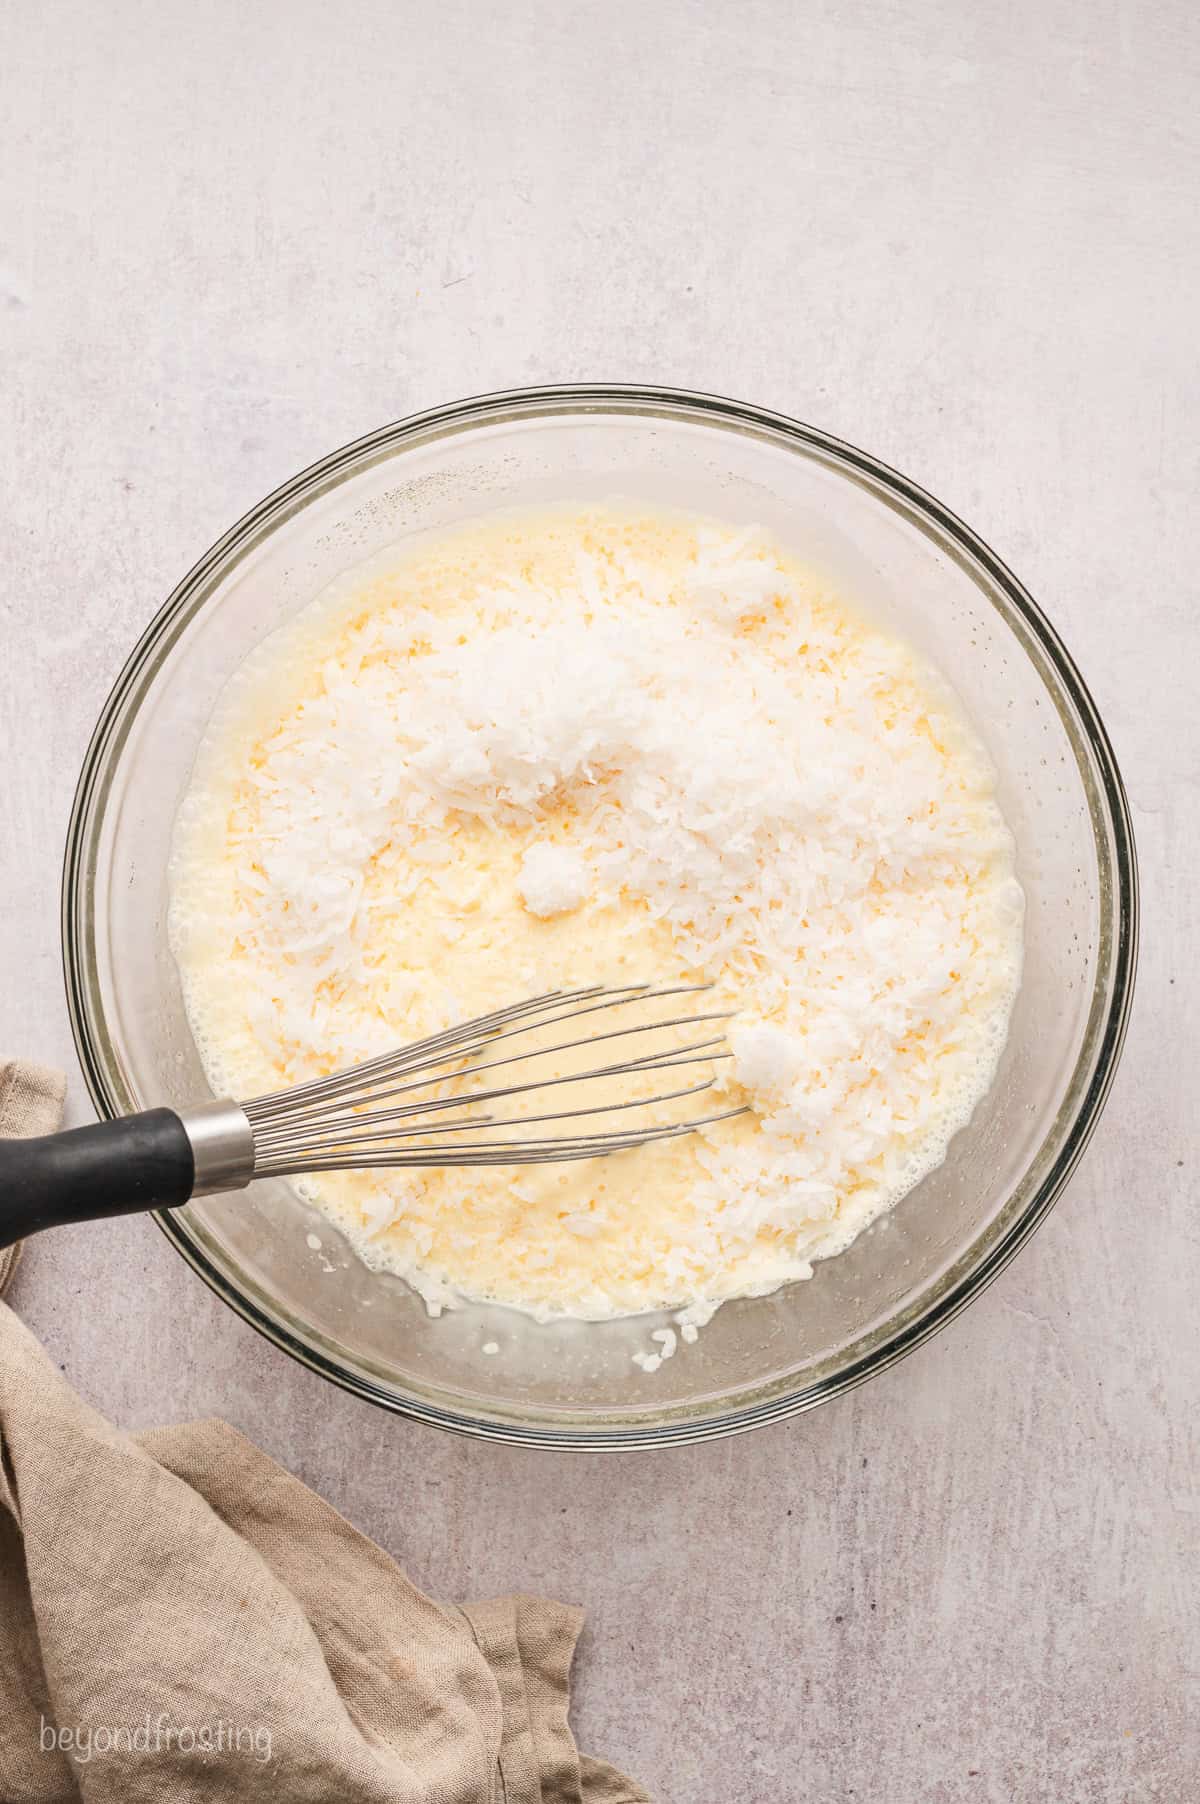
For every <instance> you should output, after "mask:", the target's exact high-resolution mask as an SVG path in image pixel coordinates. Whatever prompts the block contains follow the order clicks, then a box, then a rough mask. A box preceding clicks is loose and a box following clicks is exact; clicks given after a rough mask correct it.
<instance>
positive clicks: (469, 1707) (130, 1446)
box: [0, 1066, 647, 1804]
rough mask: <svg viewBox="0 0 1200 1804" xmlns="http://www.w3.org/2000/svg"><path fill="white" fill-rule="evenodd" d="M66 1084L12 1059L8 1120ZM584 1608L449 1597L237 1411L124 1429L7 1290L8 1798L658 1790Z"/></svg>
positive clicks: (0, 1575) (523, 1798) (486, 1801)
mask: <svg viewBox="0 0 1200 1804" xmlns="http://www.w3.org/2000/svg"><path fill="white" fill-rule="evenodd" d="M31 1099H35V1100H34V1102H33V1106H31ZM39 1099H40V1100H39ZM60 1107H61V1086H60V1085H59V1084H58V1083H57V1081H56V1080H54V1079H53V1077H52V1076H49V1074H46V1073H41V1074H31V1073H30V1072H29V1069H28V1068H22V1067H17V1066H8V1067H2V1066H0V1133H3V1132H8V1133H11V1132H13V1131H16V1130H15V1127H14V1123H16V1122H18V1121H19V1122H20V1131H22V1132H26V1133H28V1132H37V1131H45V1130H47V1129H49V1128H51V1127H52V1126H53V1125H54V1124H55V1122H56V1121H57V1119H58V1114H59V1109H60ZM2 1207H3V1199H0V1208H2ZM97 1232H100V1233H102V1232H103V1229H102V1228H98V1229H97ZM103 1301H104V1300H103V1298H100V1299H93V1305H92V1306H93V1307H102V1306H103ZM385 1426H386V1425H385ZM580 1622H581V1616H580V1612H579V1611H578V1610H575V1609H571V1608H568V1607H566V1606H564V1605H561V1604H554V1603H548V1602H545V1601H543V1600H541V1599H538V1598H530V1597H508V1598H500V1599H497V1600H495V1601H493V1602H490V1603H483V1604H474V1605H470V1606H468V1607H467V1608H465V1609H463V1610H456V1609H453V1608H448V1607H445V1606H442V1605H439V1604H436V1603H433V1602H432V1601H431V1600H430V1599H429V1598H427V1597H425V1596H423V1595H422V1593H421V1592H419V1591H418V1590H417V1589H416V1588H415V1587H414V1586H413V1585H411V1584H410V1583H409V1582H408V1580H407V1579H406V1578H405V1576H404V1574H403V1573H402V1572H401V1571H400V1569H399V1568H398V1567H397V1566H396V1565H395V1564H394V1562H393V1561H392V1560H391V1559H389V1558H388V1556H387V1555H386V1554H385V1553H383V1552H382V1551H381V1550H380V1549H379V1548H378V1547H376V1546H375V1545H374V1543H373V1542H371V1541H368V1540H367V1539H366V1537H365V1536H363V1535H360V1534H359V1533H358V1531H357V1530H356V1529H354V1528H352V1527H351V1526H350V1524H349V1523H348V1522H347V1521H345V1519H344V1518H343V1517H341V1516H339V1515H338V1513H337V1511H336V1510H334V1509H332V1508H331V1507H330V1506H329V1505H328V1504H327V1503H324V1502H323V1501H322V1500H321V1499H320V1498H319V1497H317V1496H315V1495H314V1493H313V1492H311V1491H310V1490H308V1489H307V1488H306V1486H304V1485H302V1484H301V1483H300V1482H299V1481H298V1480H297V1479H295V1478H293V1477H292V1476H291V1475H290V1474H289V1473H287V1472H285V1471H284V1470H283V1469H282V1467H280V1466H278V1465H276V1464H275V1462H274V1461H273V1460H270V1459H268V1458H267V1456H266V1455H265V1454H264V1453H261V1452H260V1451H259V1449H258V1448H256V1447H254V1446H252V1445H251V1443H250V1442H249V1441H247V1440H245V1439H244V1438H243V1437H242V1436H241V1435H239V1434H238V1433H236V1432H235V1430H234V1429H232V1428H230V1427H228V1426H227V1425H226V1424H225V1423H223V1422H200V1423H193V1424H189V1425H187V1426H185V1427H182V1428H168V1429H156V1430H153V1431H151V1432H150V1433H149V1434H144V1435H140V1436H136V1437H132V1436H128V1435H124V1434H121V1433H119V1432H118V1431H117V1430H116V1429H115V1428H113V1427H112V1426H111V1425H110V1424H109V1423H107V1422H106V1421H105V1420H104V1419H103V1417H101V1416H99V1415H98V1414H97V1413H96V1412H95V1411H94V1410H92V1409H90V1408H89V1407H88V1406H87V1405H86V1404H85V1403H84V1402H83V1401H82V1400H81V1399H80V1398H79V1397H78V1396H76V1394H75V1393H74V1391H73V1390H72V1389H71V1387H70V1386H69V1385H68V1384H67V1382H66V1380H65V1379H64V1378H63V1377H62V1376H61V1374H60V1373H59V1372H58V1371H57V1370H56V1369H55V1367H54V1366H53V1364H52V1363H51V1361H50V1360H49V1358H48V1357H47V1356H46V1354H45V1353H44V1351H43V1350H42V1348H41V1347H40V1346H39V1345H38V1343H37V1342H36V1341H35V1340H34V1339H33V1337H32V1335H31V1334H30V1333H29V1332H28V1330H27V1329H25V1328H24V1327H23V1326H22V1325H21V1323H20V1322H18V1320H17V1318H16V1317H15V1316H14V1315H13V1313H12V1311H11V1310H10V1309H8V1308H7V1307H6V1306H5V1305H4V1304H0V1799H3V1800H4V1804H33V1801H35V1800H36V1801H37V1804H68V1801H70V1800H75V1799H83V1800H86V1801H87V1804H94V1801H107V1800H113V1801H114V1804H115V1801H116V1800H120V1801H121V1804H142V1801H143V1800H144V1801H146V1804H150V1801H151V1800H153V1804H177V1801H178V1804H183V1801H184V1800H189V1801H190V1800H196V1799H240V1798H245V1799H251V1798H254V1799H261V1798H264V1797H272V1798H279V1799H281V1800H286V1801H287V1804H309V1801H311V1804H384V1801H385V1800H386V1801H388V1804H647V1799H646V1793H645V1792H643V1791H642V1790H641V1789H640V1788H639V1787H638V1786H636V1785H635V1784H633V1782H632V1781H631V1780H628V1779H625V1778H623V1777H622V1776H621V1774H619V1773H618V1772H617V1771H616V1770H615V1769H614V1768H612V1767H610V1766H606V1765H604V1764H603V1763H602V1762H600V1761H594V1760H589V1759H588V1758H587V1757H586V1756H581V1755H580V1754H579V1753H578V1752H577V1750H576V1747H575V1743H574V1738H573V1737H572V1734H571V1731H570V1728H569V1726H568V1723H567V1703H568V1683H569V1669H570V1664H571V1657H572V1653H573V1651H574V1647H575V1641H576V1638H577V1636H578V1633H579V1628H580Z"/></svg>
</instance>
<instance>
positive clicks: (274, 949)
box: [172, 505, 1021, 1318]
mask: <svg viewBox="0 0 1200 1804" xmlns="http://www.w3.org/2000/svg"><path fill="white" fill-rule="evenodd" d="M546 847H552V848H556V849H558V848H563V849H565V850H567V851H568V852H570V854H571V859H570V860H568V861H566V862H565V863H564V867H563V868H564V869H565V868H567V865H569V866H570V869H571V870H572V871H574V872H577V873H579V874H580V881H579V888H580V889H581V890H582V895H581V897H580V899H579V900H578V901H576V900H575V893H574V892H572V891H570V888H569V886H568V890H567V891H564V895H565V896H566V897H567V901H568V906H566V907H564V908H563V909H562V911H561V912H557V913H555V912H535V908H534V906H531V903H532V904H534V905H536V904H537V895H536V894H535V885H534V882H533V877H534V874H535V861H536V860H537V859H541V858H542V857H543V849H544V848H546ZM552 864H553V861H552V860H551V861H550V862H549V863H547V865H546V869H547V870H549V869H550V868H551V865H552ZM554 868H555V869H556V870H557V866H555V867H554ZM172 897H173V900H172V937H173V944H174V947H175V952H176V956H177V959H178V962H179V966H180V970H181V973H182V976H183V981H184V988H185V995H186V998H187V1002H188V1008H189V1014H190V1018H191V1020H192V1024H193V1028H194V1031H195V1033H196V1038H197V1043H198V1045H199V1047H200V1049H201V1053H202V1056H203V1057H204V1060H205V1064H206V1068H207V1070H208V1072H209V1076H210V1079H211V1081H212V1083H213V1086H214V1088H215V1089H216V1090H217V1091H218V1092H222V1093H227V1094H233V1095H237V1096H250V1095H254V1094H259V1093H262V1092H264V1091H268V1090H274V1089H276V1088H279V1087H281V1086H282V1085H284V1084H288V1083H292V1082H296V1081H299V1080H300V1079H302V1078H305V1077H309V1076H312V1075H314V1074H316V1073H317V1072H324V1071H329V1070H334V1069H338V1068H340V1067H342V1066H344V1065H347V1064H350V1063H354V1062H356V1061H357V1060H359V1059H362V1058H364V1057H368V1056H371V1055H373V1054H375V1053H377V1052H380V1051H383V1050H386V1049H388V1048H390V1047H392V1046H394V1045H398V1044H401V1043H404V1042H405V1041H408V1040H411V1039H415V1038H418V1037H421V1036H423V1035H425V1034H427V1033H430V1032H433V1031H436V1030H437V1029H439V1028H440V1027H442V1026H444V1025H446V1024H447V1022H449V1021H452V1020H455V1019H459V1018H465V1017H471V1016H476V1015H479V1014H483V1013H485V1012H487V1011H489V1010H491V1009H493V1008H498V1007H501V1006H503V1005H505V1004H507V1003H510V1002H512V1001H514V1000H518V999H519V998H520V997H522V996H524V995H528V994H534V993H538V992H541V991H545V990H550V989H554V988H558V987H573V986H577V985H580V984H585V983H595V982H603V983H610V984H617V983H622V982H632V981H638V980H644V979H648V980H656V981H660V982H671V981H688V980H694V981H707V982H712V983H713V984H714V985H715V986H716V987H715V991H714V993H713V994H714V998H715V999H716V1001H725V1002H727V1003H728V1004H729V1005H730V1006H732V1007H735V1008H737V1009H738V1010H739V1016H738V1022H737V1024H736V1026H735V1030H734V1046H735V1050H737V1052H738V1058H737V1060H736V1062H735V1063H734V1064H733V1066H732V1068H730V1069H726V1070H723V1071H721V1073H720V1081H719V1085H718V1088H717V1091H716V1092H715V1098H716V1100H715V1102H714V1100H713V1095H711V1094H710V1095H709V1096H707V1097H704V1098H701V1099H700V1104H701V1105H702V1106H703V1107H704V1108H706V1109H707V1108H711V1107H717V1108H720V1107H730V1106H733V1105H734V1104H736V1103H740V1102H748V1103H749V1104H750V1106H751V1110H752V1113H750V1114H748V1115H746V1116H743V1117H740V1118H738V1119H737V1120H730V1121H723V1122H720V1123H718V1124H716V1125H714V1126H713V1127H712V1128H711V1129H707V1130H704V1131H703V1132H702V1133H700V1134H697V1135H695V1136H692V1137H689V1138H686V1139H675V1140H672V1141H669V1142H666V1143H663V1144H659V1145H654V1146H650V1147H646V1148H642V1149H639V1150H638V1151H636V1152H631V1153H622V1154H619V1155H615V1156H613V1157H611V1158H608V1159H605V1160H603V1161H601V1162H597V1163H584V1164H573V1165H572V1164H564V1165H544V1166H537V1167H531V1168H525V1169H519V1170H518V1169H507V1168H506V1169H502V1170H483V1171H479V1172H472V1171H462V1170H452V1171H448V1172H447V1171H429V1172H425V1173H420V1174H416V1173H412V1172H404V1173H395V1174H387V1173H383V1174H381V1173H378V1172H370V1173H355V1174H328V1175H325V1176H319V1177H315V1178H313V1179H309V1180H307V1181H306V1183H305V1186H304V1188H305V1193H306V1194H308V1195H309V1196H311V1197H312V1198H313V1199H314V1200H315V1201H316V1202H317V1203H319V1205H320V1206H321V1207H322V1208H323V1209H324V1210H326V1212H327V1213H328V1214H329V1215H330V1216H331V1217H332V1218H333V1219H334V1220H335V1221H336V1222H337V1223H338V1224H339V1225H340V1226H341V1227H342V1228H343V1229H344V1230H345V1231H346V1233H347V1234H348V1235H349V1237H350V1239H351V1240H352V1241H353V1243H354V1244H355V1246H356V1247H357V1248H358V1250H359V1252H360V1253H361V1255H362V1256H363V1257H364V1258H366V1259H367V1260H368V1261H369V1262H371V1263H373V1264H376V1265H379V1266H383V1267H386V1268H388V1269H391V1270H394V1271H397V1272H399V1273H401V1274H403V1275H404V1276H405V1277H407V1278H408V1279H409V1280H410V1281H411V1282H413V1283H414V1284H415V1285H416V1286H417V1288H418V1289H420V1290H421V1291H422V1293H423V1294H424V1295H425V1296H426V1298H427V1300H429V1301H430V1302H431V1304H433V1305H435V1306H436V1305H438V1304H439V1303H442V1302H445V1301H449V1300H452V1299H453V1298H454V1297H455V1296H457V1295H468V1296H474V1297H486V1298H490V1299H495V1300H498V1301H501V1302H505V1303H509V1304H512V1305H514V1306H516V1307H519V1308H522V1309H526V1310H529V1311H531V1312H533V1313H535V1314H539V1315H543V1316H546V1315H554V1314H574V1315H579V1316H585V1317H593V1318H595V1317H602V1316H607V1315H613V1314H624V1313H634V1312H638V1311H642V1310H646V1309H650V1308H656V1307H659V1306H663V1305H671V1306H676V1307H678V1306H682V1305H687V1304H694V1303H697V1302H701V1303H704V1302H707V1303H715V1302H718V1301H720V1300H722V1299H724V1298H727V1297H729V1296H733V1295H740V1294H746V1293H748V1292H752V1291H756V1290H765V1289H770V1288H774V1287H775V1286H776V1285H778V1284H779V1283H781V1282H783V1281H785V1280H787V1279H789V1278H794V1277H803V1276H806V1275H808V1273H809V1271H810V1270H811V1261H812V1259H814V1258H817V1257H823V1256H827V1255H828V1254H830V1253H834V1252H837V1251H838V1250H840V1249H841V1248H842V1247H844V1246H845V1245H846V1244H848V1243H849V1241H850V1240H851V1239H853V1238H854V1236H855V1234H856V1233H857V1232H858V1231H859V1230H860V1229H861V1228H862V1227H863V1226H864V1225H865V1224H866V1223H867V1222H868V1221H869V1220H871V1219H872V1218H873V1217H874V1216H875V1215H877V1214H878V1213H879V1212H880V1210H881V1209H883V1208H886V1207H888V1206H890V1205H891V1204H892V1203H894V1202H895V1201H896V1200H897V1198H898V1197H899V1196H900V1195H901V1194H903V1192H904V1190H906V1189H907V1188H909V1187H910V1186H911V1184H912V1183H913V1182H914V1181H916V1180H917V1179H918V1178H919V1177H920V1176H921V1175H922V1173H923V1172H924V1171H926V1170H928V1169H929V1168H930V1166H931V1165H933V1164H936V1163H938V1162H939V1161H940V1159H941V1158H942V1157H943V1156H944V1152H945V1146H946V1142H947V1140H948V1138H949V1136H950V1134H951V1133H953V1132H954V1131H955V1129H956V1128H957V1127H959V1126H960V1125H961V1124H962V1122H963V1121H964V1120H965V1119H966V1118H967V1117H968V1116H969V1114H970V1111H971V1108H972V1107H973V1106H974V1103H975V1101H976V1100H977V1099H978V1097H979V1096H980V1095H981V1094H982V1093H983V1091H984V1090H985V1089H986V1088H987V1085H988V1083H989V1082H990V1079H991V1076H992V1073H993V1071H994V1068H995V1063H996V1059H997V1058H998V1055H999V1051H1000V1048H1001V1046H1002V1043H1003V1039H1004V1034H1005V1032H1006V1028H1007V1020H1008V1015H1009V1011H1010V1009H1011V1005H1012V999H1013V995H1014V993H1015V988H1016V984H1017V980H1018V975H1019V962H1020V927H1021V899H1020V891H1019V888H1018V886H1017V884H1016V881H1015V878H1014V875H1013V867H1012V845H1011V840H1010V838H1009V836H1008V833H1007V830H1006V828H1005V826H1004V823H1003V820H1002V818H1001V816H1000V813H999V810H998V808H997V806H996V803H995V799H994V794H993V788H992V776H991V771H990V767H989V765H988V763H987V759H986V756H985V755H984V753H983V752H982V749H981V748H980V746H979V744H978V742H977V741H976V740H975V738H974V736H973V734H972V733H971V732H970V729H969V728H968V726H967V724H966V723H965V721H964V720H963V719H962V717H961V714H960V713H959V711H958V708H957V704H956V703H955V701H954V699H953V697H952V696H951V695H950V694H949V692H948V691H947V690H946V689H945V687H944V686H943V685H942V684H941V683H940V681H939V679H938V678H937V677H936V675H935V674H934V673H933V672H931V671H929V670H928V669H926V668H925V667H923V666H922V665H921V664H920V662H919V661H918V660H917V658H916V657H915V655H914V654H912V653H911V652H910V651H908V650H907V649H906V648H905V647H903V646H901V645H899V644H897V643H896V642H895V641H893V640H891V639H889V638H887V637H886V636H885V635H882V634H880V633H879V632H878V631H876V630H875V629H873V628H871V627H869V626H868V625H866V624H865V623H864V622H863V621H862V620H861V619H859V618H858V617H857V616H856V615H855V614H854V612H853V611H852V609H851V608H849V607H848V606H847V605H846V604H845V603H844V602H843V601H842V600H840V599H839V598H838V597H835V596H832V595H829V594H827V593H824V592H823V591H822V590H821V589H820V588H819V586H818V585H817V584H815V583H814V581H813V579H812V578H811V576H809V574H808V573H807V572H806V571H805V570H804V568H803V567H802V566H801V565H800V564H798V563H797V562H796V560H795V559H794V558H792V557H791V556H790V555H789V554H788V553H787V552H786V551H785V550H784V549H783V548H782V547H781V546H779V545H777V544H775V543H773V542H770V541H768V540H767V539H765V537H764V536H763V535H761V534H758V533H754V532H749V533H748V532H746V531H745V530H743V529H740V528H734V527H730V526H727V525H725V524H723V523H719V522H713V521H697V520H694V519H691V518H689V517H687V516H676V515H664V514H661V513H654V514H650V513H646V512H645V511H639V510H636V509H632V508H626V507H619V506H615V505H614V506H612V507H606V508H594V507H593V508H579V509H569V508H568V509H563V510H560V511H558V512H556V513H552V514H543V515H540V516H537V517H527V518H516V517H503V516H496V517H493V518H491V519H486V520H483V521H481V522H479V523H476V524H474V525H472V526H468V527H464V528H462V529H460V530H458V531H457V532H456V533H454V534H450V535H447V536H446V537H445V538H443V539H441V540H439V541H437V542H428V541H426V542H423V543H419V544H417V545H416V546H415V547H413V548H408V549H406V548H403V547H401V548H398V549H397V550H396V551H395V552H393V553H391V554H389V555H388V556H387V557H385V558H383V559H380V560H376V561H375V562H374V564H372V565H371V566H369V567H367V568H364V569H360V570H357V571H354V572H351V573H349V574H348V576H347V577H346V578H345V579H343V580H342V581H341V582H340V583H338V584H337V585H335V587H334V589H333V590H331V591H330V592H328V593H327V594H326V595H324V596H322V597H320V598H319V599H318V600H317V602H316V603H314V605H313V606H312V607H311V608H310V609H309V610H307V611H306V612H305V613H304V614H303V615H302V616H301V617H300V618H299V619H298V620H297V621H296V622H295V623H294V624H293V625H292V626H291V627H289V628H287V629H285V630H284V631H283V632H281V633H279V634H277V635H275V637H274V638H273V639H271V640H270V641H268V642H266V643H265V644H264V645H263V646H262V647H260V649H259V651H258V652H257V653H256V654H255V655H254V657H253V658H252V659H250V660H249V661H248V662H247V664H246V665H245V666H244V667H243V669H242V671H241V672H239V674H238V677H237V678H236V680H235V682H234V683H233V684H232V685H231V686H230V690H229V692H228V693H227V695H226V697H225V698H224V699H223V702H222V704H221V706H220V708H219V709H218V712H217V714H216V716H215V717H214V720H213V723H212V726H211V729H210V732H209V735H208V738H207V740H206V742H205V745H204V748H203V750H202V753H201V756H200V758H199V761H198V764H197V768H196V772H195V775H194V779H193V783H192V787H191V790H190V792H189V795H188V797H187V799H186V801H185V804H184V807H183V810H182V811H181V815H180V819H179V823H178V827H177V832H176V842H175V848H174V856H173V863H172ZM705 1006H715V1003H713V1004H710V1003H709V1002H708V1000H707V999H706V1001H705Z"/></svg>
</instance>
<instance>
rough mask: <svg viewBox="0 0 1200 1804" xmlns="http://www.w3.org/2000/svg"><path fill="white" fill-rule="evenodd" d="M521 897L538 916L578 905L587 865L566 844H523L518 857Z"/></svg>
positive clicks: (585, 884) (585, 886) (585, 887)
mask: <svg viewBox="0 0 1200 1804" xmlns="http://www.w3.org/2000/svg"><path fill="white" fill-rule="evenodd" d="M519 888H520V891H521V899H522V901H523V902H524V904H525V906H526V908H527V909H528V910H529V912H530V914H535V915H537V916H538V917H539V919H541V920H546V919H547V918H548V917H549V916H550V915H561V914H567V913H569V912H570V910H571V909H573V908H578V907H579V904H580V903H581V902H582V901H583V898H584V897H585V896H586V895H587V891H588V876H587V866H586V864H585V863H584V862H583V859H582V858H581V857H580V856H579V853H578V852H573V851H572V850H571V849H570V847H569V846H551V845H544V844H542V842H541V841H538V842H537V843H536V844H534V845H532V846H529V847H527V848H526V850H525V852H524V854H523V855H522V858H521V879H520V884H519Z"/></svg>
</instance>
